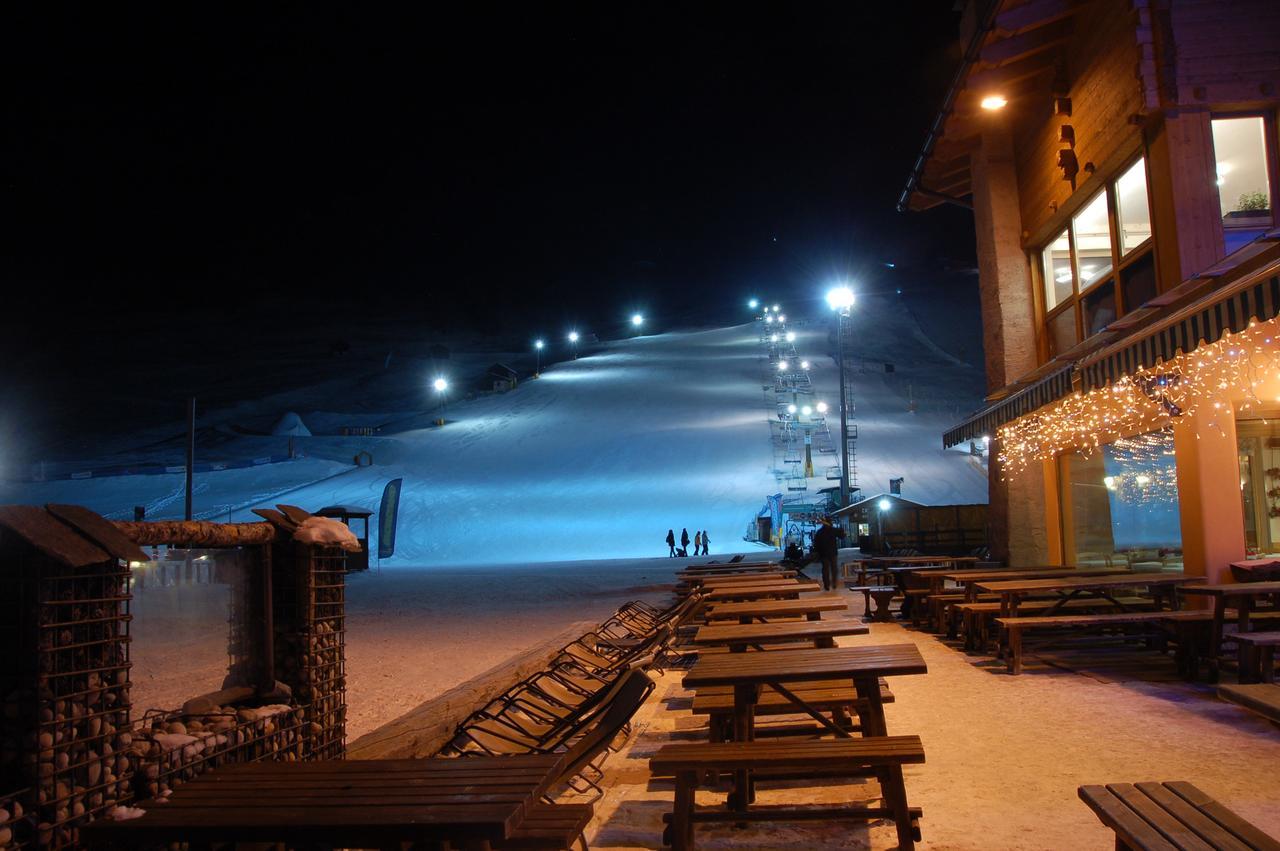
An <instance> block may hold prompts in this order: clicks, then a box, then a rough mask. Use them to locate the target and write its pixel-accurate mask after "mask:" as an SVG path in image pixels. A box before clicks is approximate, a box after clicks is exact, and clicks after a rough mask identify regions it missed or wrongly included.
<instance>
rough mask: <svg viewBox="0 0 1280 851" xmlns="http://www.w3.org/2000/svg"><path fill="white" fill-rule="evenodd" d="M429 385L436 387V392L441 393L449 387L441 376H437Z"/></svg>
mask: <svg viewBox="0 0 1280 851" xmlns="http://www.w3.org/2000/svg"><path fill="white" fill-rule="evenodd" d="M431 386H432V387H434V388H435V389H436V392H437V393H443V392H444V391H446V390H448V389H449V382H447V381H445V380H444V379H443V378H437V379H436V380H435V381H433V382H431Z"/></svg>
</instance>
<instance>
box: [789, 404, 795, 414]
mask: <svg viewBox="0 0 1280 851" xmlns="http://www.w3.org/2000/svg"><path fill="white" fill-rule="evenodd" d="M795 412H796V406H795V405H787V413H788V414H794V413H795Z"/></svg>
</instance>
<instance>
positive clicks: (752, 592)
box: [706, 580, 822, 603]
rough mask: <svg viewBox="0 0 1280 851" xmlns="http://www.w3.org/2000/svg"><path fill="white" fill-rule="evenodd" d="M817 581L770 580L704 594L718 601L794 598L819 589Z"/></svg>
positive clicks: (715, 601)
mask: <svg viewBox="0 0 1280 851" xmlns="http://www.w3.org/2000/svg"><path fill="white" fill-rule="evenodd" d="M821 590H822V586H821V585H819V584H818V583H817V582H792V581H791V580H786V581H783V582H770V583H767V584H759V585H757V584H750V585H729V586H725V587H722V588H716V589H714V590H713V591H711V592H709V593H708V594H707V595H706V600H707V601H708V602H711V603H718V602H722V601H725V600H768V599H784V598H790V599H795V598H797V597H799V596H800V595H801V594H803V593H807V592H813V591H821Z"/></svg>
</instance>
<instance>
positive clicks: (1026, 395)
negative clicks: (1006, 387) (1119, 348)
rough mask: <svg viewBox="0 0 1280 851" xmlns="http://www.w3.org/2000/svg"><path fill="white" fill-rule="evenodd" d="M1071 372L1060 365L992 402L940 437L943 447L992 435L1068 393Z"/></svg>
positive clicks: (1071, 368)
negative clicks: (1002, 427)
mask: <svg viewBox="0 0 1280 851" xmlns="http://www.w3.org/2000/svg"><path fill="white" fill-rule="evenodd" d="M1074 369H1075V367H1074V365H1072V364H1067V365H1066V366H1062V367H1060V368H1058V369H1057V370H1055V371H1053V372H1050V373H1049V374H1048V375H1046V376H1044V377H1043V378H1040V379H1039V380H1038V381H1033V382H1032V383H1031V384H1029V385H1027V386H1026V387H1024V388H1022V389H1021V390H1017V391H1015V392H1013V393H1011V394H1009V395H1008V396H1005V397H1004V398H1003V399H999V400H997V401H995V402H992V403H991V404H990V405H987V406H986V407H985V408H983V409H982V410H980V411H978V412H977V413H975V414H973V415H972V416H970V417H969V418H968V419H967V420H965V421H964V422H962V423H960V424H959V425H957V426H956V427H955V428H953V429H951V430H950V431H948V432H947V433H946V434H944V435H943V436H942V445H943V447H944V448H950V447H952V446H955V445H956V444H958V443H964V442H965V441H966V440H977V439H979V438H981V437H982V436H983V435H994V434H995V433H996V429H997V428H999V427H1000V426H1002V425H1004V424H1005V423H1007V422H1009V421H1011V420H1016V419H1017V418H1018V417H1020V416H1022V415H1023V414H1029V413H1031V412H1032V411H1034V410H1035V409H1036V408H1040V407H1043V406H1045V405H1047V404H1049V403H1050V402H1056V401H1057V400H1059V399H1061V398H1063V397H1064V396H1066V395H1068V394H1070V393H1071V373H1072V371H1073V370H1074Z"/></svg>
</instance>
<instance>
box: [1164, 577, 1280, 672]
mask: <svg viewBox="0 0 1280 851" xmlns="http://www.w3.org/2000/svg"><path fill="white" fill-rule="evenodd" d="M1178 591H1179V593H1181V594H1185V595H1188V596H1193V597H1209V598H1210V599H1212V600H1213V627H1212V628H1211V629H1210V631H1209V676H1210V677H1212V678H1213V679H1215V680H1216V679H1217V677H1218V673H1219V656H1221V655H1222V637H1223V626H1224V625H1225V623H1226V620H1227V609H1229V608H1233V609H1235V610H1236V625H1237V629H1238V630H1239V631H1240V632H1248V631H1249V616H1250V615H1251V614H1252V612H1253V610H1254V608H1255V606H1256V603H1257V601H1258V600H1259V599H1261V598H1265V597H1271V598H1272V607H1273V608H1276V607H1280V582H1233V583H1225V584H1220V585H1187V586H1184V587H1182V588H1179V589H1178ZM1244 652H1246V651H1245V648H1243V647H1242V648H1241V655H1242V656H1243V654H1244ZM1242 670H1243V668H1242Z"/></svg>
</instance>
